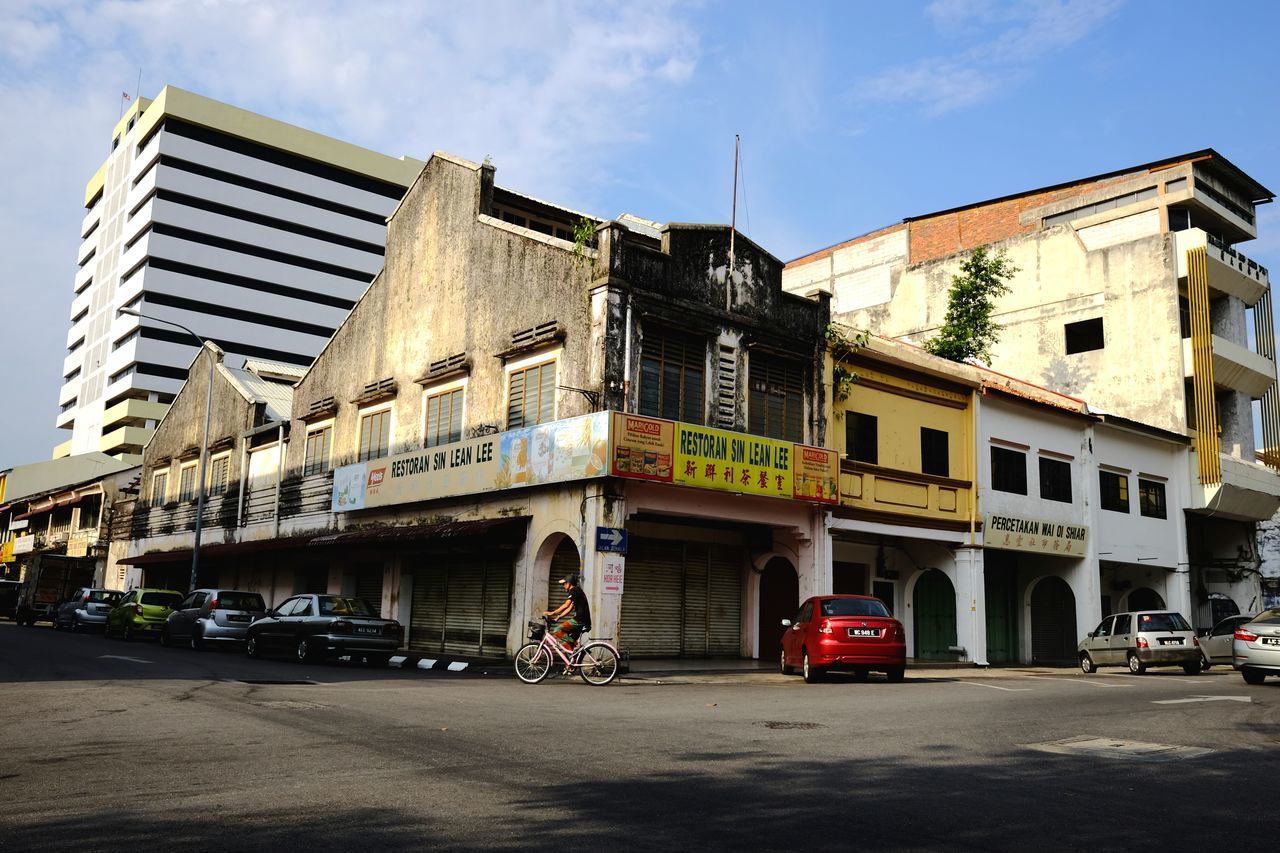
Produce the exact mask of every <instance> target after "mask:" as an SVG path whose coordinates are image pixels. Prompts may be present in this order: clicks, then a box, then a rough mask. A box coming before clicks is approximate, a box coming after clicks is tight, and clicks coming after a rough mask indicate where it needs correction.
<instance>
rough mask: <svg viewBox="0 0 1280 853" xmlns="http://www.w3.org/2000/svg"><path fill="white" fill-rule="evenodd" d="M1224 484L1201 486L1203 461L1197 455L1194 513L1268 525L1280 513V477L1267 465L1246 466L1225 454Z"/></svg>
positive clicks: (1194, 455) (1191, 503)
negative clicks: (1263, 522)
mask: <svg viewBox="0 0 1280 853" xmlns="http://www.w3.org/2000/svg"><path fill="white" fill-rule="evenodd" d="M1218 457H1219V461H1220V463H1221V465H1222V482H1221V483H1215V484H1210V485H1204V484H1202V483H1201V482H1200V461H1199V457H1198V456H1197V452H1196V451H1192V452H1191V454H1190V455H1189V459H1190V464H1191V477H1190V482H1191V495H1190V499H1189V500H1188V505H1187V509H1188V510H1189V511H1190V512H1194V513H1197V514H1203V515H1212V516H1213V517H1215V518H1227V519H1233V520H1235V521H1267V520H1269V519H1270V518H1271V517H1272V516H1273V515H1275V513H1276V510H1277V509H1280V474H1277V473H1276V472H1275V471H1273V470H1272V469H1270V468H1268V467H1266V466H1265V465H1259V464H1258V463H1256V462H1245V461H1243V460H1241V459H1237V458H1235V457H1234V456H1228V455H1226V454H1225V453H1220V454H1218Z"/></svg>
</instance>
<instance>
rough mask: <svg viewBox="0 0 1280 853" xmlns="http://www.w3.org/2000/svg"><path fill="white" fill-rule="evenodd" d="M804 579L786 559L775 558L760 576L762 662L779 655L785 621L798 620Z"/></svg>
mask: <svg viewBox="0 0 1280 853" xmlns="http://www.w3.org/2000/svg"><path fill="white" fill-rule="evenodd" d="M799 599H800V579H799V578H798V577H797V576H796V570H795V569H794V568H793V567H792V566H791V563H790V562H789V561H788V560H787V559H786V558H785V557H774V558H773V559H772V560H770V561H769V562H768V563H766V564H765V567H764V571H763V572H761V574H760V625H759V628H758V633H759V636H758V641H759V644H758V645H757V646H756V648H758V649H759V650H760V658H761V660H767V659H769V658H774V657H777V656H778V651H779V649H780V648H781V645H780V644H781V642H782V632H783V631H784V630H786V629H784V628H783V627H782V620H783V619H793V618H795V614H796V608H797V607H799V606H800V601H799Z"/></svg>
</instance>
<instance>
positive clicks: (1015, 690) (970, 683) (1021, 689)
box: [952, 681, 1032, 693]
mask: <svg viewBox="0 0 1280 853" xmlns="http://www.w3.org/2000/svg"><path fill="white" fill-rule="evenodd" d="M952 684H965V685H968V686H970V687H989V688H991V689H992V690H1007V691H1008V692H1010V693H1030V692H1032V691H1031V688H1030V687H997V686H995V685H994V684H981V683H979V682H977V681H953V682H952Z"/></svg>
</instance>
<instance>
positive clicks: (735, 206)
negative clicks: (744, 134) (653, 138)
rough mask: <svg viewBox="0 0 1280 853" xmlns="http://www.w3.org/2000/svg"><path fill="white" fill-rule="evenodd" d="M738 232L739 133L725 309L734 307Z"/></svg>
mask: <svg viewBox="0 0 1280 853" xmlns="http://www.w3.org/2000/svg"><path fill="white" fill-rule="evenodd" d="M737 232H738V134H736V133H735V134H734V135H733V207H732V213H731V214H730V219H729V269H728V271H727V272H726V274H725V277H724V310H726V311H729V310H732V308H733V261H734V257H733V249H734V237H735V236H736V235H737Z"/></svg>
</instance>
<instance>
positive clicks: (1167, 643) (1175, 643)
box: [1160, 637, 1182, 646]
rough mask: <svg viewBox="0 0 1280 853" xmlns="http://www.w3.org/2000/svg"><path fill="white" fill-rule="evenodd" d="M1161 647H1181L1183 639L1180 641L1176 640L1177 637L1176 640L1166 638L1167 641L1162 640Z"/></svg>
mask: <svg viewBox="0 0 1280 853" xmlns="http://www.w3.org/2000/svg"><path fill="white" fill-rule="evenodd" d="M1160 645H1162V646H1180V645H1182V640H1181V639H1178V638H1176V637H1175V638H1173V639H1167V638H1165V639H1161V640H1160Z"/></svg>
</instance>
